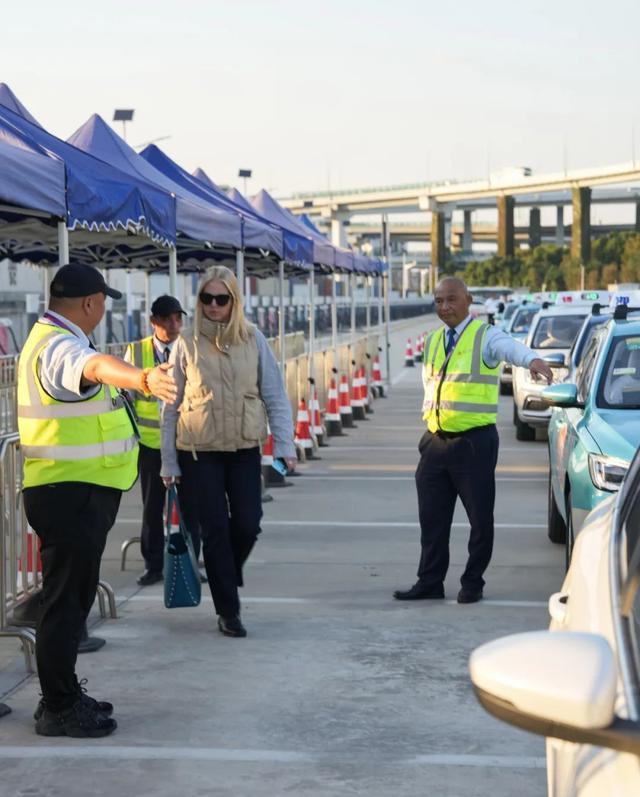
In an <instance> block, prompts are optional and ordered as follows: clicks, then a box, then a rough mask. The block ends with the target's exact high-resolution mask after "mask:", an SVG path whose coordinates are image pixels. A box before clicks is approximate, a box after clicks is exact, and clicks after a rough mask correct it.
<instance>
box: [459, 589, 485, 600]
mask: <svg viewBox="0 0 640 797" xmlns="http://www.w3.org/2000/svg"><path fill="white" fill-rule="evenodd" d="M481 600H482V590H481V589H467V588H466V587H463V588H462V589H461V590H460V592H459V593H458V603H477V602H478V601H481Z"/></svg>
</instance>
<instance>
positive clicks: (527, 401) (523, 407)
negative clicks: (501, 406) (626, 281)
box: [513, 305, 591, 440]
mask: <svg viewBox="0 0 640 797" xmlns="http://www.w3.org/2000/svg"><path fill="white" fill-rule="evenodd" d="M590 312H591V309H590V308H589V307H588V306H587V305H580V306H577V307H575V306H572V305H568V306H565V305H552V306H550V307H546V308H545V307H544V306H543V308H542V309H541V310H540V311H539V312H538V313H537V314H536V315H535V317H534V319H533V321H532V323H531V328H530V330H529V334H528V335H527V338H526V340H525V343H526V345H527V346H529V347H530V348H532V349H533V350H534V351H535V352H536V353H537V354H538V356H539V357H542V358H543V359H544V360H546V361H547V362H548V363H549V365H551V366H552V367H554V368H555V375H554V381H556V382H561V381H562V380H563V379H564V378H565V377H566V375H567V374H568V373H569V369H568V367H567V366H568V359H567V358H568V355H569V351H570V349H571V347H572V346H573V342H574V340H575V339H576V337H577V335H578V332H579V331H580V327H581V326H582V322H583V321H584V319H585V318H586V317H587V315H589V314H590ZM545 387H546V382H545V381H544V380H541V379H538V380H535V379H534V378H533V377H532V376H531V373H530V371H529V369H528V368H514V369H513V423H514V424H515V427H516V438H517V439H518V440H534V439H535V436H536V428H537V427H540V428H546V427H547V426H548V425H549V418H550V417H551V407H550V406H549V405H548V404H547V403H546V402H545V401H543V400H542V398H541V396H540V394H541V393H542V390H543V389H544V388H545Z"/></svg>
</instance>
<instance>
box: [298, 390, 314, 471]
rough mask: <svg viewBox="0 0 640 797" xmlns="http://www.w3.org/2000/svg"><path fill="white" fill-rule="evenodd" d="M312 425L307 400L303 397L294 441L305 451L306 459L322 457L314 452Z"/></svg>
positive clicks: (299, 407)
mask: <svg viewBox="0 0 640 797" xmlns="http://www.w3.org/2000/svg"><path fill="white" fill-rule="evenodd" d="M310 427H311V424H310V422H309V411H308V410H307V402H306V401H305V400H304V399H303V398H302V399H300V404H299V406H298V416H297V418H296V434H295V438H294V443H295V444H296V446H298V447H299V448H300V449H302V451H303V452H304V459H320V457H317V456H316V455H315V454H314V453H313V440H312V439H311V428H310Z"/></svg>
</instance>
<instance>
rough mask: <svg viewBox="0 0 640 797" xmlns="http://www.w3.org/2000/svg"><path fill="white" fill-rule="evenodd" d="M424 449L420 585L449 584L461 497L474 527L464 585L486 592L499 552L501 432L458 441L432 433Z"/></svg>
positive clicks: (486, 430) (477, 432)
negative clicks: (497, 475) (497, 515)
mask: <svg viewBox="0 0 640 797" xmlns="http://www.w3.org/2000/svg"><path fill="white" fill-rule="evenodd" d="M418 449H419V451H420V462H419V464H418V469H417V470H416V487H417V489H418V509H419V516H420V529H421V532H422V535H421V544H422V554H421V556H420V565H419V567H418V580H419V582H420V583H421V584H423V585H424V586H428V587H432V586H433V587H437V586H440V585H441V584H443V582H444V578H445V576H446V574H447V570H448V568H449V536H450V534H451V521H452V519H453V510H454V508H455V505H456V499H457V497H458V496H460V500H461V501H462V504H463V506H464V508H465V510H466V512H467V517H468V518H469V522H470V524H471V533H470V536H469V559H468V561H467V566H466V569H465V571H464V573H463V574H462V578H461V579H460V581H461V583H462V586H463V587H466V588H467V589H470V590H474V591H475V590H479V589H482V587H483V586H484V579H483V578H482V575H483V573H484V571H485V570H486V569H487V566H488V565H489V562H490V560H491V554H492V551H493V507H494V504H495V497H496V485H495V469H496V463H497V461H498V432H497V430H496V427H495V426H493V425H491V426H481V427H478V428H476V429H471V430H470V431H468V432H465V433H464V434H461V435H458V436H455V437H441V436H440V435H437V434H431V432H426V433H425V434H424V435H423V437H422V439H421V440H420V445H419V447H418Z"/></svg>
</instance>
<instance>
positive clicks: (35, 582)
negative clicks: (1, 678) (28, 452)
mask: <svg viewBox="0 0 640 797" xmlns="http://www.w3.org/2000/svg"><path fill="white" fill-rule="evenodd" d="M38 557H39V549H38V538H37V537H36V535H35V534H34V533H33V531H32V530H31V529H30V528H29V524H28V523H27V519H26V517H25V514H24V507H23V503H22V454H21V452H20V442H19V438H18V435H17V434H11V435H6V436H5V437H3V438H0V637H17V638H18V639H19V640H20V641H21V642H22V651H23V653H24V660H25V665H26V668H27V670H28V671H29V672H33V670H34V653H35V643H36V638H35V632H34V630H33V629H32V628H18V627H12V625H11V622H10V617H11V613H12V612H13V611H14V610H15V609H16V608H17V607H18V606H19V605H20V604H21V603H23V602H24V601H26V600H27V599H28V598H30V597H31V596H33V595H35V594H36V593H37V592H38V591H39V590H40V588H41V586H42V574H41V573H40V572H39V568H38Z"/></svg>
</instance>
